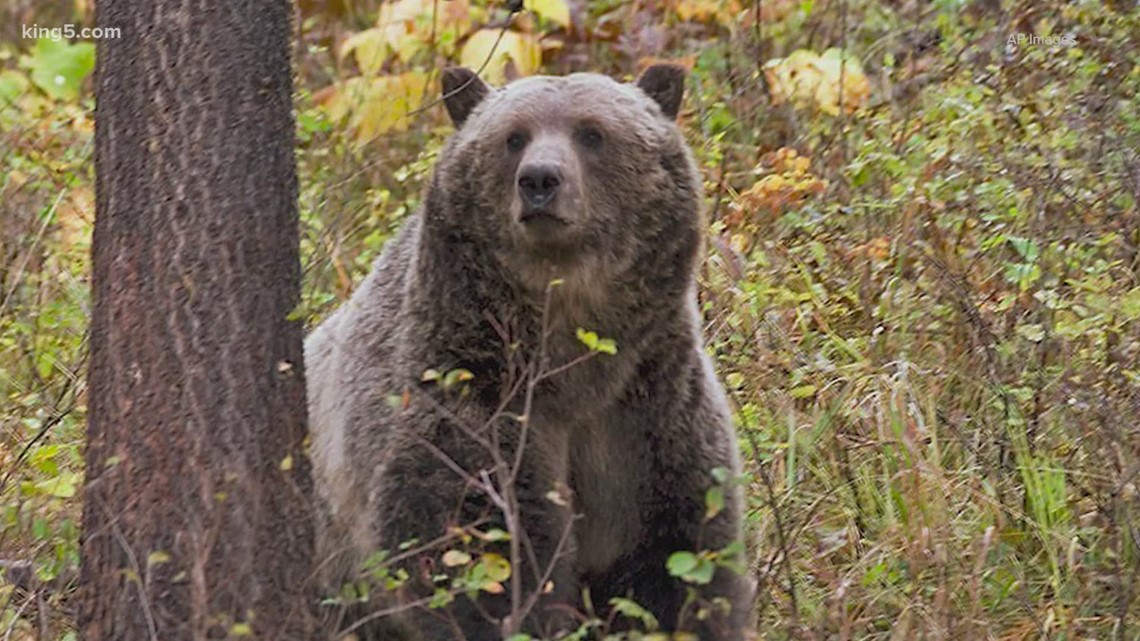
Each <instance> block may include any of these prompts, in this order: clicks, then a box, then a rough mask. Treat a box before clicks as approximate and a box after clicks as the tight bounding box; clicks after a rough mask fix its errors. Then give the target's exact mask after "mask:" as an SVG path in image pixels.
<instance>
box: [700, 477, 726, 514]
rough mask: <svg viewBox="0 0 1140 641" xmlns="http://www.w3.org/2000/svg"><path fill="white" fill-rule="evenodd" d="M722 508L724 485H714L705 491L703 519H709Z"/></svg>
mask: <svg viewBox="0 0 1140 641" xmlns="http://www.w3.org/2000/svg"><path fill="white" fill-rule="evenodd" d="M723 509H724V486H723V485H714V486H712V487H710V488H709V489H708V491H707V492H705V520H706V521H709V520H712V519H713V518H715V517H716V515H717V514H720V513H721V510H723Z"/></svg>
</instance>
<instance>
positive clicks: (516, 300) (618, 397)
mask: <svg viewBox="0 0 1140 641" xmlns="http://www.w3.org/2000/svg"><path fill="white" fill-rule="evenodd" d="M684 80H685V71H684V70H683V69H682V68H680V67H677V66H674V65H666V64H659V65H654V66H652V67H650V68H649V69H648V70H646V71H645V72H644V73H643V74H642V75H641V76H640V78H639V79H638V80H637V81H636V82H635V83H632V84H627V83H620V82H617V81H614V80H612V79H610V78H608V77H605V76H600V75H596V74H586V73H578V74H573V75H569V76H565V77H531V78H525V79H522V80H518V81H515V82H512V83H509V84H507V85H506V86H505V87H502V88H498V89H492V88H490V87H489V86H487V85H486V84H484V82H483V81H482V80H480V79H479V78H478V76H477V75H476V74H475V73H474V72H472V71H470V70H467V69H463V68H452V69H448V70H446V71H445V72H444V73H443V87H444V92H445V93H444V102H445V106H446V108H447V111H448V113H449V115H450V117H451V120H452V121H453V123H454V125H455V126H456V128H457V131H456V132H455V134H454V135H453V136H452V137H451V139H450V140H449V141H448V143H447V144H446V146H445V147H444V149H443V150H442V152H441V153H440V155H439V160H438V162H437V165H436V167H435V171H434V175H433V176H432V178H431V182H430V185H429V186H428V187H427V189H426V191H425V195H424V203H423V207H422V210H421V211H420V212H418V213H416V214H414V215H412V216H411V217H410V218H409V219H408V220H407V221H406V222H405V224H404V225H403V228H402V230H401V231H400V232H399V233H398V235H397V236H396V237H395V238H394V239H393V240H391V241H390V242H389V243H388V245H387V246H386V247H385V249H384V251H383V253H382V255H381V256H380V258H379V259H378V260H377V261H376V264H375V266H374V267H373V270H372V272H371V274H369V275H368V277H367V278H366V279H365V280H364V281H363V283H362V284H361V285H360V287H359V288H358V289H357V290H356V291H355V293H354V294H353V295H352V297H351V298H350V299H349V300H348V301H347V302H346V303H345V304H344V305H343V306H341V307H340V309H338V310H337V311H336V312H335V313H333V314H332V315H331V316H330V317H329V318H328V319H327V320H325V321H324V322H323V323H322V324H321V325H320V326H319V327H318V328H317V329H316V330H315V331H314V332H313V333H312V335H311V336H309V337H308V339H307V341H306V344H305V360H306V363H307V365H306V367H307V371H308V374H307V376H308V396H309V414H310V421H311V429H312V445H313V447H312V456H313V461H314V473H315V479H316V484H317V489H318V497H319V499H320V505H321V507H320V510H319V530H320V535H319V542H320V543H319V554H320V556H321V558H322V561H323V569H324V575H325V577H326V580H328V582H329V587H330V588H331V589H338V588H339V587H340V586H342V585H343V584H345V583H348V582H351V581H353V580H355V579H357V578H359V577H360V576H361V573H362V572H367V571H373V572H374V571H375V567H378V566H377V560H378V559H381V560H384V563H380V564H379V566H380V567H386V568H389V570H388V571H389V572H390V573H389V574H386V575H385V576H386V577H387V578H388V579H392V578H393V577H396V579H397V580H396V581H395V582H394V583H391V582H390V583H389V585H388V588H389V589H388V590H385V589H382V588H380V587H377V588H376V589H374V590H373V594H372V597H370V600H369V602H368V604H367V607H366V608H365V612H364V614H363V619H362V620H360V621H357V622H356V623H354V624H352V625H351V626H350V627H351V628H352V629H353V630H354V632H355V633H356V634H357V635H359V636H362V637H363V638H376V639H381V638H382V639H400V638H406V639H423V640H431V641H435V640H441V639H456V638H460V639H468V640H471V641H476V640H484V639H488V640H489V639H500V638H502V637H503V634H504V631H505V630H507V631H509V630H522V631H525V632H526V633H529V634H532V635H535V636H540V635H554V634H557V633H559V632H560V631H566V630H571V629H574V627H575V626H577V625H578V624H579V623H580V622H581V621H582V620H583V619H582V618H581V616H580V614H581V613H583V612H587V611H593V612H595V613H597V614H598V615H599V616H602V617H603V618H604V617H605V616H607V612H608V610H609V607H610V603H611V599H613V598H615V597H621V598H628V599H631V600H632V601H634V602H635V603H637V604H639V605H641V606H643V607H644V608H645V609H646V610H648V611H649V612H650V613H652V615H654V616H655V617H656V620H657V625H658V626H659V629H661V630H665V631H677V630H683V631H688V632H691V633H693V634H695V635H696V636H697V637H698V638H701V639H739V638H741V637H742V636H743V629H744V627H745V622H746V620H747V618H748V614H749V611H750V601H751V587H750V582H749V581H748V580H747V579H746V578H745V577H744V576H742V575H741V574H740V572H739V571H738V570H735V569H732V568H730V567H727V565H728V564H717V566H716V569H715V572H714V573H712V574H711V577H710V576H706V577H705V580H704V581H703V582H702V581H700V580H697V581H695V582H690V583H686V582H684V581H681V580H680V579H678V578H676V577H674V576H671V573H670V570H669V569H668V568H667V561H668V560H669V558H670V555H672V554H673V553H675V552H680V551H699V550H721V549H723V548H725V547H726V546H730V545H731V544H733V543H734V542H737V541H740V539H741V527H742V525H741V521H742V512H743V502H742V497H741V491H740V488H739V485H738V484H737V483H734V482H732V479H735V478H736V477H737V475H739V474H740V462H739V455H738V451H737V445H736V440H735V435H734V431H733V427H732V424H731V421H730V415H729V409H728V404H727V401H726V398H725V394H724V391H723V389H722V388H721V386H720V385H719V384H718V383H717V380H716V378H715V375H714V372H713V366H712V362H711V360H710V358H709V356H708V355H707V354H706V353H705V351H704V347H703V341H702V338H701V326H702V321H701V314H700V312H699V309H698V304H697V286H696V282H695V275H694V271H695V266H696V265H695V264H696V261H697V258H698V255H699V254H700V252H701V245H702V242H703V231H704V228H705V225H706V223H705V220H704V218H703V216H702V213H701V182H700V178H699V176H698V173H697V169H696V166H695V163H694V160H693V157H692V153H691V151H690V150H689V148H688V146H687V145H686V143H685V141H684V140H683V138H682V135H681V133H680V131H679V129H678V128H677V126H676V125H675V123H674V120H675V119H676V116H677V112H678V109H679V107H680V102H681V97H682V92H683V87H684ZM726 477H727V478H728V479H729V480H728V481H727V482H725V478H726ZM716 485H719V486H720V487H721V491H722V492H723V496H724V500H723V504H722V505H720V504H719V502H718V501H716V500H714V501H713V502H714V503H718V505H716V506H713V509H711V510H710V506H709V505H707V503H708V501H707V500H706V496H707V493H708V491H709V489H710V488H711V487H713V486H716ZM714 495H715V494H714ZM718 508H719V511H718ZM503 532H505V533H506V535H503V534H502V533H503ZM493 533H497V535H493ZM476 548H477V549H476ZM379 550H384V551H386V552H385V553H384V554H385V555H386V556H381V557H377V556H375V553H376V552H377V551H379ZM447 550H452V551H453V552H452V553H451V555H450V556H448V555H447V554H445V551H447ZM455 550H468V551H470V550H474V553H468V552H466V551H465V552H462V553H458V554H457V553H455V552H454V551H455ZM489 554H497V555H498V556H497V557H493V556H488V555H489ZM472 559H474V560H472ZM480 559H481V561H480ZM488 559H505V560H509V561H508V563H511V562H512V561H513V563H511V565H510V567H509V568H507V569H506V571H505V572H504V568H502V567H501V564H500V567H499V568H498V571H497V572H483V574H479V573H478V572H477V571H476V570H478V568H477V567H475V566H474V565H472V564H476V565H477V564H478V563H482V562H485V561H487V560H488ZM468 561H470V563H468ZM385 563H386V564H387V565H385ZM465 564H466V565H465ZM392 568H399V570H396V569H392ZM464 568H466V569H467V570H469V571H470V572H474V574H469V575H468V577H469V579H470V577H472V576H475V577H479V578H477V579H471V580H477V581H481V582H482V585H483V586H484V589H480V587H479V585H476V586H474V587H471V586H468V587H467V588H463V587H462V586H461V587H459V588H456V587H455V586H456V585H457V584H455V583H453V582H449V581H450V579H447V580H444V579H441V578H440V577H443V576H453V575H455V574H456V572H458V571H460V570H464ZM472 568H474V569H472ZM449 572H450V575H449ZM508 575H509V578H508ZM374 576H375V575H374ZM394 585H395V586H397V587H396V589H391V588H392V587H393V586H394ZM441 595H442V596H441ZM433 599H434V600H435V601H436V603H434V604H432V603H429V602H430V601H432V600H433ZM429 605H431V606H441V607H429ZM626 609H627V610H628V608H626ZM389 615H390V616H389ZM511 617H516V619H514V620H512V618H511ZM576 617H577V618H576ZM614 620H615V622H616V623H615V624H614V625H615V626H616V627H620V626H621V625H622V623H621V622H622V621H624V620H625V619H624V617H619V616H616V615H615V616H614ZM349 623H350V624H351V623H352V622H351V621H350V622H349ZM629 625H632V623H630V624H629ZM639 625H640V624H639ZM649 625H651V626H652V622H651V623H650V624H649ZM611 629H613V628H611Z"/></svg>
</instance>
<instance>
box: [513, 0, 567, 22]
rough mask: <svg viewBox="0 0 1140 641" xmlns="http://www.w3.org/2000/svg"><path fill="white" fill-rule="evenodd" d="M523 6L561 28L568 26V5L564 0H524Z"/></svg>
mask: <svg viewBox="0 0 1140 641" xmlns="http://www.w3.org/2000/svg"><path fill="white" fill-rule="evenodd" d="M524 6H525V7H526V8H527V10H528V11H533V12H534V13H536V14H538V15H539V16H541V17H543V18H546V19H547V20H549V21H551V22H553V23H554V24H556V25H558V26H560V27H562V28H563V29H569V28H570V7H569V5H567V4H566V0H526V3H525V5H524Z"/></svg>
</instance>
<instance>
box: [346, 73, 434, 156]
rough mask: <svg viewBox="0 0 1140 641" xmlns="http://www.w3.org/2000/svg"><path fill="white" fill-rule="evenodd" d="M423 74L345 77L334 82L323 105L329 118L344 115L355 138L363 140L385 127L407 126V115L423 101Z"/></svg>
mask: <svg viewBox="0 0 1140 641" xmlns="http://www.w3.org/2000/svg"><path fill="white" fill-rule="evenodd" d="M426 90H427V74H425V73H423V72H420V71H411V72H408V73H403V74H399V75H395V76H379V77H377V78H349V79H348V80H345V81H344V82H341V83H339V84H338V85H337V88H336V91H335V93H334V95H333V96H332V97H331V98H330V99H329V102H328V104H327V105H326V108H327V109H328V111H329V117H330V118H331V119H332V120H341V119H345V118H347V119H348V126H349V127H350V128H351V129H354V130H355V131H356V140H357V142H360V143H366V142H368V141H370V140H372V139H374V138H376V137H377V136H380V135H381V134H385V133H388V132H389V131H403V130H405V129H407V128H408V123H409V121H408V118H407V115H408V113H409V112H411V111H412V110H413V109H416V108H417V107H419V106H420V104H422V102H423V98H424V92H425V91H426Z"/></svg>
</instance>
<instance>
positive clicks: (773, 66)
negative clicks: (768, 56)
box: [764, 48, 871, 115]
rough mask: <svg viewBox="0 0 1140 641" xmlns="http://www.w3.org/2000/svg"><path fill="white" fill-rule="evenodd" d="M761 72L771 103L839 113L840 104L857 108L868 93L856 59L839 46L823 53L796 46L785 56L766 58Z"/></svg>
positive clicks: (849, 108) (864, 102) (865, 100)
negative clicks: (769, 93)
mask: <svg viewBox="0 0 1140 641" xmlns="http://www.w3.org/2000/svg"><path fill="white" fill-rule="evenodd" d="M764 75H765V77H766V78H767V80H768V85H769V86H770V87H771V88H772V100H773V102H774V103H776V104H780V103H783V102H792V103H793V104H795V105H796V106H797V107H804V106H807V105H809V104H810V105H814V106H815V107H817V108H818V109H819V110H820V111H823V112H824V113H828V114H831V115H837V114H838V113H839V106H840V104H842V105H843V109H844V111H847V112H853V111H855V110H857V109H859V108H860V107H862V106H864V105H866V104H867V99H868V98H869V97H870V94H871V88H870V84H869V83H868V81H867V76H866V75H865V74H864V73H863V68H862V66H861V65H860V64H859V61H858V60H857V59H856V58H854V57H852V56H850V55H844V53H843V52H842V50H840V49H834V48H832V49H828V50H827V51H825V52H824V53H823V55H818V54H816V53H815V52H812V51H808V50H806V49H798V50H796V51H793V52H792V54H791V55H789V56H788V57H787V58H776V59H773V60H769V61H768V62H767V63H766V64H765V65H764ZM841 79H842V86H840V80H841Z"/></svg>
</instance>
